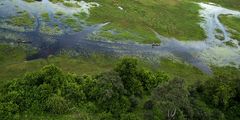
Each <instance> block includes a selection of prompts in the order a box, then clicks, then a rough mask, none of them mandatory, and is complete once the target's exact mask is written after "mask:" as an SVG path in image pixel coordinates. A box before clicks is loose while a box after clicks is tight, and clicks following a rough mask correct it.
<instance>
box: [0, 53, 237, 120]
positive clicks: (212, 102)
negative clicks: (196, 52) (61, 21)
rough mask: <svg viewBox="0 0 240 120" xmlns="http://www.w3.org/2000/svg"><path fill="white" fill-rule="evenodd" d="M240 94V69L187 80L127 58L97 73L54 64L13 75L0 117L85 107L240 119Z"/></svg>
mask: <svg viewBox="0 0 240 120" xmlns="http://www.w3.org/2000/svg"><path fill="white" fill-rule="evenodd" d="M226 69H227V71H228V72H226ZM239 100H240V75H239V70H238V69H235V68H225V69H220V70H218V72H216V73H215V74H214V76H213V77H211V78H210V79H209V80H207V81H202V80H200V81H197V82H196V84H194V85H191V86H186V84H185V81H184V78H174V79H170V77H169V76H168V75H167V74H166V73H163V72H153V71H151V70H148V69H146V68H143V67H140V66H139V65H138V60H137V59H135V58H124V59H122V60H121V61H120V62H119V63H118V64H117V65H116V67H115V68H114V69H113V70H111V71H109V72H105V73H101V74H97V75H81V76H79V75H76V74H72V73H65V72H63V71H62V70H61V69H60V68H58V67H56V66H55V65H48V66H45V67H43V68H42V69H41V70H39V71H36V72H31V73H27V74H26V75H25V76H24V77H22V78H18V79H14V80H11V81H10V82H8V83H7V84H6V85H4V87H3V88H1V92H0V119H2V120H5V119H20V118H21V116H22V115H24V114H27V113H32V114H36V115H38V114H53V115H63V114H73V113H79V114H80V116H79V117H80V118H81V119H99V120H108V119H109V120H112V119H117V120H143V119H144V120H145V119H146V120H185V119H189V120H208V119H209V120H215V119H216V120H219V119H222V120H224V119H227V120H231V119H232V120H235V119H240V104H239V103H240V101H239ZM80 118H79V119H80Z"/></svg>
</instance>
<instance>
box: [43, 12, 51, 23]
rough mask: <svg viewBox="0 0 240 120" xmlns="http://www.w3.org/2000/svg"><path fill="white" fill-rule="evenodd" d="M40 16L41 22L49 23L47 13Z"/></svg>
mask: <svg viewBox="0 0 240 120" xmlns="http://www.w3.org/2000/svg"><path fill="white" fill-rule="evenodd" d="M41 16H42V20H43V21H45V22H49V21H50V17H49V14H48V13H47V12H45V13H42V14H41Z"/></svg>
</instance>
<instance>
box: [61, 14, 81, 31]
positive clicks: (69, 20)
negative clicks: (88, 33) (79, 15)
mask: <svg viewBox="0 0 240 120" xmlns="http://www.w3.org/2000/svg"><path fill="white" fill-rule="evenodd" d="M61 22H62V23H64V24H65V25H67V27H70V28H71V29H72V30H73V31H75V32H79V31H81V29H82V27H81V22H80V21H78V20H77V19H76V18H73V17H71V16H69V17H66V18H65V19H62V20H61Z"/></svg>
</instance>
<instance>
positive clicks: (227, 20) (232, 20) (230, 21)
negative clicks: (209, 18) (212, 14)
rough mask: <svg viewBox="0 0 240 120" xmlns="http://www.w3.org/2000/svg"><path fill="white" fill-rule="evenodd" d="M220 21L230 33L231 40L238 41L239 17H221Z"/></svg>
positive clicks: (239, 33)
mask: <svg viewBox="0 0 240 120" xmlns="http://www.w3.org/2000/svg"><path fill="white" fill-rule="evenodd" d="M219 18H220V21H221V22H222V23H223V24H224V25H225V26H227V28H228V31H229V32H230V33H231V38H233V39H236V40H238V41H240V25H239V24H240V17H239V18H238V17H233V16H231V15H221V16H220V17H219Z"/></svg>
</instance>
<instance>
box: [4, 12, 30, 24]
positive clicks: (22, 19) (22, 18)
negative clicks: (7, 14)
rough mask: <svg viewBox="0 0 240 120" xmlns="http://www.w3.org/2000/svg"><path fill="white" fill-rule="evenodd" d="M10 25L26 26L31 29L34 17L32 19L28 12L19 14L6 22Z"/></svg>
mask: <svg viewBox="0 0 240 120" xmlns="http://www.w3.org/2000/svg"><path fill="white" fill-rule="evenodd" d="M8 22H9V23H10V24H11V25H14V26H27V27H32V26H33V25H34V22H35V20H34V17H32V16H31V15H30V14H29V13H28V12H26V11H23V12H20V13H19V15H17V16H14V17H12V18H10V20H9V21H8Z"/></svg>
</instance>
